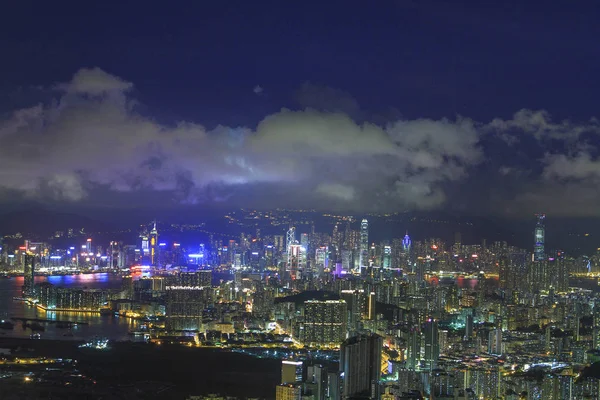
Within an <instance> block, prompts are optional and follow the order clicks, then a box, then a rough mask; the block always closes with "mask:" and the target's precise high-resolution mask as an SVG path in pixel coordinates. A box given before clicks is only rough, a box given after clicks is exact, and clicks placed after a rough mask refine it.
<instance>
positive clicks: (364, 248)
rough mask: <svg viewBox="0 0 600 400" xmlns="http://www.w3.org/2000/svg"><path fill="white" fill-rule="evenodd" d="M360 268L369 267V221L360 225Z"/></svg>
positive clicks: (364, 220)
mask: <svg viewBox="0 0 600 400" xmlns="http://www.w3.org/2000/svg"><path fill="white" fill-rule="evenodd" d="M359 264H360V268H361V269H362V268H363V267H368V266H369V221H367V220H366V219H363V220H362V222H361V223H360V262H359Z"/></svg>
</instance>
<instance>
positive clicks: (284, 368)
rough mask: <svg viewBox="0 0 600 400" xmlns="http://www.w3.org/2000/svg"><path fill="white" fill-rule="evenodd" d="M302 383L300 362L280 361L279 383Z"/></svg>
mask: <svg viewBox="0 0 600 400" xmlns="http://www.w3.org/2000/svg"><path fill="white" fill-rule="evenodd" d="M298 382H302V361H293V360H282V361H281V383H282V384H284V383H298Z"/></svg>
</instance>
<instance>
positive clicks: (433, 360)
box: [423, 319, 440, 371]
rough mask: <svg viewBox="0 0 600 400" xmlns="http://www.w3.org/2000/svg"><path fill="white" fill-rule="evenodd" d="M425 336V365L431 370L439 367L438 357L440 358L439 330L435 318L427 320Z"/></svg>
mask: <svg viewBox="0 0 600 400" xmlns="http://www.w3.org/2000/svg"><path fill="white" fill-rule="evenodd" d="M423 332H424V336H425V358H424V362H425V366H426V368H427V369H429V370H430V371H432V370H434V369H435V368H436V367H437V363H438V359H439V358H440V340H439V331H438V322H437V321H436V320H435V319H430V320H428V321H427V322H425V327H424V329H423Z"/></svg>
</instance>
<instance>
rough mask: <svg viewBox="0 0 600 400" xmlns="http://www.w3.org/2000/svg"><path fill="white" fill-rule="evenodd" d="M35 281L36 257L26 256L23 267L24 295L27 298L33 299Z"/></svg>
mask: <svg viewBox="0 0 600 400" xmlns="http://www.w3.org/2000/svg"><path fill="white" fill-rule="evenodd" d="M34 279H35V256H33V255H29V254H26V255H25V257H24V265H23V295H24V296H25V297H33V296H34V295H35V289H34Z"/></svg>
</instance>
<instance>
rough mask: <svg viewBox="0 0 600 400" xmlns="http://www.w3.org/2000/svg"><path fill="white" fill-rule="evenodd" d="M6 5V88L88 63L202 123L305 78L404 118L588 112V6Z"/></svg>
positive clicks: (285, 96) (236, 116) (593, 36)
mask: <svg viewBox="0 0 600 400" xmlns="http://www.w3.org/2000/svg"><path fill="white" fill-rule="evenodd" d="M12 3H13V4H11V5H10V6H8V7H7V6H6V5H5V6H4V10H5V11H8V12H3V13H2V14H3V15H4V17H3V21H2V30H3V31H4V34H2V35H1V36H2V39H1V43H2V48H3V49H4V50H3V53H4V56H3V57H2V58H3V62H2V65H1V66H0V70H1V71H2V76H3V79H2V81H3V84H2V90H3V91H5V92H6V91H8V92H9V93H11V92H12V91H14V90H15V88H16V87H23V88H27V87H28V86H30V85H42V86H46V85H49V84H51V83H53V82H56V81H67V80H68V79H69V78H70V76H72V74H73V73H74V71H76V70H78V69H79V68H81V67H96V66H97V67H100V68H102V69H104V70H106V71H108V72H110V73H111V74H114V75H117V76H120V77H122V78H123V79H126V80H128V81H132V82H134V84H135V86H136V90H137V96H136V97H137V98H138V99H139V100H140V101H141V102H143V104H144V105H145V106H147V107H148V108H149V109H151V110H152V113H153V114H154V115H156V114H157V113H158V114H160V115H161V117H162V118H165V119H169V118H175V119H193V120H197V121H206V122H205V123H206V124H213V123H228V124H232V125H235V124H244V125H250V124H255V123H256V122H258V121H259V120H260V119H262V118H263V117H264V115H266V114H268V113H271V112H274V111H277V110H278V109H279V108H281V107H282V106H294V102H293V95H292V94H293V92H294V91H295V90H297V89H298V87H299V86H300V85H301V84H302V83H303V82H305V81H310V82H313V83H317V84H323V85H327V86H331V87H334V88H339V89H342V90H345V91H347V92H349V93H350V94H352V95H353V96H354V97H355V98H356V99H357V100H358V102H359V103H360V104H361V107H363V108H364V109H366V110H369V111H370V112H372V113H387V112H389V111H390V109H396V110H397V111H398V112H399V113H401V115H403V116H406V117H408V118H417V117H434V118H439V117H443V116H447V117H453V116H454V115H455V114H461V115H466V116H469V117H472V118H475V119H477V120H482V121H487V120H490V119H492V118H494V117H509V116H511V115H512V114H513V113H514V112H515V111H516V110H519V109H521V108H530V109H545V110H548V111H550V112H551V113H552V114H553V115H554V116H555V117H556V118H559V119H562V118H572V119H588V118H590V117H591V116H593V115H595V114H596V111H597V103H596V102H595V101H594V94H595V93H597V91H598V89H599V84H600V82H599V78H598V72H597V71H599V70H600V57H599V54H598V51H599V50H598V45H597V40H598V38H599V37H600V25H599V24H598V23H597V18H598V15H600V14H599V13H598V11H600V8H599V6H598V3H597V2H582V1H578V2H566V1H552V2H541V1H540V2H538V1H496V2H480V1H452V2H447V1H423V2H421V1H400V0H398V1H387V0H382V1H375V2H373V1H356V0H355V1H335V0H334V1H311V0H309V1H289V2H287V1H286V2H282V1H254V2H250V1H187V2H173V3H171V4H169V3H164V2H136V1H131V2H110V1H109V2H92V3H89V2H84V3H78V2H39V1H34V2H28V1H23V2H12ZM255 85H260V86H261V87H263V88H264V89H265V93H266V94H267V96H263V97H262V98H261V99H260V101H257V99H256V96H254V95H253V92H252V88H253V87H254V86H255Z"/></svg>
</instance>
